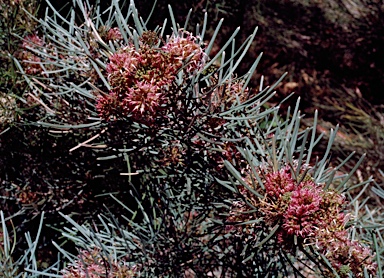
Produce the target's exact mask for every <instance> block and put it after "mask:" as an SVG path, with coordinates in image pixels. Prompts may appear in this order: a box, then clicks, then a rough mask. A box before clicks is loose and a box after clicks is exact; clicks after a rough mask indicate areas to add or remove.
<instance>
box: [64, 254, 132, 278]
mask: <svg viewBox="0 0 384 278" xmlns="http://www.w3.org/2000/svg"><path fill="white" fill-rule="evenodd" d="M139 272H140V271H139V269H138V268H137V266H133V267H131V266H128V265H127V263H126V262H124V261H121V262H118V261H116V260H115V259H113V258H112V257H105V255H103V254H102V253H101V252H100V250H99V249H94V250H92V251H87V250H82V251H81V252H80V254H79V255H78V259H77V260H76V261H75V262H73V263H71V264H70V265H68V266H67V267H66V268H65V269H63V270H62V274H63V278H85V277H87V278H98V277H106V278H112V277H113V278H119V277H120V278H123V277H124V278H129V277H138V276H139V274H140V273H139Z"/></svg>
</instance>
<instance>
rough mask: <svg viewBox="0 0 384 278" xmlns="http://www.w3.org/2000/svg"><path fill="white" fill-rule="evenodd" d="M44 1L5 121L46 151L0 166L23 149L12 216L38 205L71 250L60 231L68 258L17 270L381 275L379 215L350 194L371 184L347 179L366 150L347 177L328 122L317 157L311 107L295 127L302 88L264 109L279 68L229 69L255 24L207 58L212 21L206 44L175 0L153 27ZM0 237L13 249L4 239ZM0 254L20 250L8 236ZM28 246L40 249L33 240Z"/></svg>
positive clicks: (132, 15)
mask: <svg viewBox="0 0 384 278" xmlns="http://www.w3.org/2000/svg"><path fill="white" fill-rule="evenodd" d="M47 4H48V6H49V7H50V11H49V12H47V15H46V17H45V18H43V19H38V21H39V24H40V25H41V28H39V32H37V33H36V34H34V35H32V36H27V37H25V38H24V40H23V43H22V45H21V51H20V53H19V54H18V55H17V57H16V59H15V60H14V63H15V64H16V65H17V66H18V69H19V71H20V72H21V73H22V77H23V78H24V80H25V82H26V83H27V84H28V86H29V88H28V89H27V90H26V91H25V92H24V94H23V95H22V96H21V99H22V100H23V101H22V103H24V105H25V108H28V109H29V113H28V115H25V116H24V117H23V118H22V121H23V124H24V125H20V127H19V129H11V130H9V131H8V132H7V133H5V134H3V135H4V136H9V137H3V138H6V139H7V140H4V142H8V144H16V142H15V141H12V140H11V139H12V136H13V135H15V134H19V135H20V134H21V135H23V136H24V137H22V138H21V140H22V142H23V143H24V144H25V145H26V146H27V148H33V149H34V150H40V153H39V152H37V153H38V155H37V156H36V157H32V155H31V158H30V163H29V165H28V167H26V169H24V170H23V171H24V172H21V171H20V172H18V170H19V169H20V168H21V167H20V166H19V167H16V166H11V167H10V166H5V165H7V164H6V162H7V161H9V160H10V159H11V158H14V157H15V156H16V157H17V158H18V159H20V158H19V157H22V155H19V154H16V153H14V152H10V153H6V155H5V156H4V158H3V159H4V162H3V167H4V168H5V170H6V172H9V175H4V176H3V177H2V179H3V180H4V185H6V186H8V187H9V188H5V189H7V190H4V189H2V190H3V191H4V192H7V194H8V195H6V196H7V198H6V200H8V201H6V202H5V203H6V204H7V206H9V208H11V209H10V210H9V211H10V213H16V212H17V209H14V208H19V209H21V210H22V211H23V213H24V214H23V215H27V216H30V217H32V216H33V215H36V214H40V213H41V212H45V213H44V214H43V215H45V219H46V221H47V222H48V224H50V225H51V227H53V228H55V229H57V230H59V231H62V236H63V237H64V238H65V239H67V240H70V241H71V242H73V243H74V244H75V246H76V248H77V251H78V252H77V253H78V255H76V254H73V253H75V252H73V251H75V250H74V248H73V246H71V245H69V246H68V245H62V244H64V242H59V241H58V240H61V241H62V239H60V238H58V237H57V235H55V236H54V238H53V239H54V240H55V241H54V245H55V247H56V248H57V249H58V250H59V252H60V253H61V254H62V255H63V257H64V258H63V259H62V260H58V262H57V263H53V264H52V265H51V266H50V267H48V268H44V267H39V268H38V267H37V266H36V264H34V265H33V266H26V267H25V271H26V272H25V273H24V274H25V275H27V273H28V275H35V276H38V275H40V276H49V277H62V276H63V277H136V276H143V277H209V276H214V277H252V276H256V277H264V276H266V275H270V276H274V277H275V276H276V277H280V276H289V275H295V276H298V275H299V276H300V275H301V276H303V275H304V274H303V273H305V274H315V275H322V276H326V277H350V276H353V277H373V276H375V275H376V274H377V275H379V276H380V275H381V274H382V266H381V263H382V258H381V253H382V252H381V251H382V248H383V241H382V227H383V226H382V225H383V223H382V219H381V218H380V217H379V214H378V212H376V211H371V210H369V209H368V208H364V209H365V213H361V211H362V208H363V207H362V205H361V204H359V200H358V198H357V197H356V198H354V197H353V198H352V195H351V194H350V192H351V190H353V189H356V188H362V192H363V191H364V190H366V189H367V187H368V186H369V184H370V182H371V180H367V181H362V182H361V183H360V184H353V183H351V182H350V178H351V176H352V175H353V173H354V172H355V171H356V170H357V168H358V167H359V164H360V163H361V161H362V159H360V160H359V161H358V163H356V165H354V166H353V167H352V168H351V171H349V172H348V173H346V174H343V173H340V169H341V167H343V166H344V165H347V164H348V163H349V161H350V159H351V157H352V156H353V154H352V155H350V156H349V157H348V158H347V159H345V160H343V161H341V163H340V165H339V166H335V167H333V168H332V167H329V165H328V159H329V155H330V150H331V145H332V143H333V141H334V140H335V137H336V134H337V130H332V131H331V132H330V135H329V140H328V143H327V144H328V146H327V148H326V151H325V153H324V156H323V158H321V159H318V158H316V159H315V160H314V159H313V158H312V156H313V150H314V148H315V146H316V145H317V144H318V143H319V142H320V141H321V139H322V136H323V135H320V136H317V135H316V126H317V112H316V115H315V122H314V123H313V125H312V126H310V127H308V128H306V129H302V128H301V119H302V115H301V114H300V111H299V101H297V103H296V105H295V106H294V107H293V110H291V108H288V110H287V111H286V114H287V115H288V116H287V117H286V118H283V117H282V116H281V111H280V108H279V106H272V107H270V105H269V104H268V101H269V100H270V99H271V98H272V97H273V96H274V94H275V93H274V89H275V88H276V86H277V85H278V83H279V82H280V81H281V79H282V78H283V77H284V76H282V77H281V78H280V80H278V81H277V82H276V83H275V84H273V85H271V86H265V85H264V78H263V77H262V78H261V80H260V81H259V84H258V89H257V90H252V89H250V88H249V87H248V84H249V83H250V80H251V78H252V77H253V74H254V71H255V70H256V67H257V65H258V63H259V61H260V59H261V55H259V56H258V57H257V58H256V60H255V61H254V62H253V64H252V66H251V67H250V69H249V70H248V71H247V73H246V74H245V75H243V76H238V75H236V69H237V68H238V67H239V65H240V63H241V62H242V59H243V58H244V57H245V54H246V52H247V51H248V49H249V48H250V46H251V44H252V42H253V39H254V37H255V35H256V30H257V29H255V30H254V32H253V33H252V34H251V35H250V36H249V37H248V38H247V39H246V40H245V41H244V42H243V44H242V45H241V46H240V47H237V46H236V44H235V39H234V38H235V36H236V35H237V33H238V31H239V30H238V29H236V31H235V32H234V33H233V34H232V35H231V36H230V38H229V40H228V41H227V42H226V43H225V44H224V46H223V47H222V48H220V50H219V51H218V52H217V53H216V54H215V55H211V51H212V49H213V46H214V43H215V38H216V36H217V35H218V33H219V32H220V30H221V24H222V21H220V22H219V24H218V26H217V27H216V29H215V31H214V32H213V35H212V37H211V38H210V41H209V42H207V43H205V39H206V37H207V36H208V35H207V34H206V30H207V24H208V22H207V21H208V19H207V17H205V18H204V23H203V24H202V26H199V27H197V28H196V30H195V32H194V33H192V32H190V31H188V19H187V22H186V23H185V24H184V27H183V28H182V27H180V25H179V24H178V23H177V22H176V20H175V17H174V15H173V12H172V9H171V8H170V7H169V11H170V21H171V24H170V25H171V28H169V27H167V21H165V22H164V24H163V26H161V27H157V28H155V29H154V30H148V29H147V24H146V23H147V21H148V20H144V19H143V18H141V17H140V16H139V15H138V11H137V10H136V8H135V5H134V3H133V2H131V3H130V5H129V7H128V11H127V12H126V13H123V11H122V9H121V7H120V3H118V1H116V0H114V1H112V3H111V6H110V7H109V8H107V9H106V10H105V11H102V10H100V9H99V6H97V5H96V6H94V7H92V6H91V5H90V3H89V2H86V3H84V4H83V2H82V1H76V2H75V1H74V5H75V7H73V8H72V9H71V10H70V12H69V15H68V17H64V16H63V15H61V14H60V13H59V12H58V11H56V10H55V9H54V8H53V7H52V5H51V4H50V3H49V2H47ZM122 6H123V7H124V5H122ZM75 8H76V9H75ZM76 11H80V15H81V16H82V18H83V22H81V23H80V24H77V20H78V18H77V16H78V14H76ZM187 18H189V16H188V17H187ZM212 56H213V57H212ZM26 132H28V133H26ZM52 135H54V136H55V137H52ZM8 140H9V141H8ZM12 146H14V145H12ZM3 151H4V147H3ZM26 151H27V150H26ZM29 151H30V150H29ZM31 154H35V153H34V152H31ZM47 154H49V156H47ZM55 156H56V157H55ZM21 160H22V159H20V161H21ZM41 161H43V162H44V163H45V164H44V165H45V166H46V168H47V169H44V167H43V168H42V167H41V165H40V164H39V163H40V162H41ZM7 167H8V168H7ZM63 170H66V171H68V172H66V173H65V174H64V176H63V174H62V172H63ZM30 173H37V174H35V176H33V175H29V174H30ZM96 173H100V174H99V175H98V176H99V177H97V178H96V177H95V175H96ZM22 193H24V194H22ZM12 201H13V203H12ZM352 208H354V210H352ZM352 211H353V213H352ZM58 214H59V215H61V216H62V217H63V219H65V220H66V222H65V223H69V224H71V227H70V228H69V227H66V226H67V225H66V224H63V223H58V221H57V217H58ZM43 215H42V217H43ZM13 217H14V219H15V221H16V220H18V217H19V216H17V215H14V216H13ZM26 218H28V217H26ZM2 220H3V223H5V221H4V219H3V218H2ZM18 221H20V220H18ZM47 222H46V223H47ZM25 223H28V220H27V221H26V220H24V221H20V226H19V229H24V228H25V226H26V224H25ZM4 227H5V224H3V232H4V231H6V228H4ZM41 229H43V228H42V224H41V222H40V225H39V228H38V232H39V233H40V232H41ZM4 235H7V232H4ZM3 242H4V246H9V242H10V239H9V237H8V236H4V240H3ZM27 242H28V243H30V240H27ZM44 243H45V244H47V242H44ZM34 244H36V243H34ZM29 246H31V245H29ZM67 248H68V249H69V250H68V249H67ZM371 248H372V249H373V250H372V249H371ZM71 249H72V250H71ZM3 253H4V254H7V256H9V257H12V259H13V258H14V257H17V256H16V255H13V256H10V255H9V254H10V252H9V248H8V247H7V248H5V247H4V252H3ZM27 253H30V254H31V257H32V258H34V260H35V261H36V258H37V257H36V256H39V254H38V253H37V254H35V247H34V248H32V249H31V248H29V249H28V252H27ZM22 258H24V257H22ZM21 262H22V263H24V259H21ZM12 265H14V264H12Z"/></svg>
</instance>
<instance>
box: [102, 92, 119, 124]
mask: <svg viewBox="0 0 384 278" xmlns="http://www.w3.org/2000/svg"><path fill="white" fill-rule="evenodd" d="M121 108H122V107H121V103H120V101H119V99H118V96H117V94H116V93H114V92H111V93H109V94H108V95H105V96H100V97H99V98H98V99H97V103H96V110H97V111H98V112H99V115H100V117H102V118H103V119H106V120H114V119H115V118H116V116H117V115H119V114H121V110H122V109H121Z"/></svg>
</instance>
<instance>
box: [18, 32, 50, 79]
mask: <svg viewBox="0 0 384 278" xmlns="http://www.w3.org/2000/svg"><path fill="white" fill-rule="evenodd" d="M43 46H44V42H43V40H42V39H41V38H40V37H39V36H38V35H28V36H26V37H24V39H23V41H22V44H21V50H20V51H19V52H17V53H16V57H17V58H18V59H20V60H21V62H22V65H23V68H24V71H25V73H26V74H30V75H36V74H41V73H42V71H43V68H42V67H41V62H42V60H41V58H40V57H38V56H37V55H36V54H34V53H32V52H31V49H40V48H42V47H43Z"/></svg>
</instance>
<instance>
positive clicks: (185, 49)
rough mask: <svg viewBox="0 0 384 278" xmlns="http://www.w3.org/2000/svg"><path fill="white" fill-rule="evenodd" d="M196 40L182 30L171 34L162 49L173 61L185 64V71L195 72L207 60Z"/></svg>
mask: <svg viewBox="0 0 384 278" xmlns="http://www.w3.org/2000/svg"><path fill="white" fill-rule="evenodd" d="M197 41H198V39H197V38H196V37H194V36H192V35H191V34H190V33H189V32H186V31H183V32H181V35H179V36H175V35H173V36H172V37H171V38H170V39H169V41H168V42H167V43H166V44H165V45H164V46H163V47H162V49H163V50H164V51H166V52H167V53H169V54H170V55H171V56H172V57H173V58H174V60H175V61H174V63H180V62H181V63H182V64H187V66H186V72H195V71H197V70H200V69H202V68H203V66H204V64H205V61H206V60H207V55H206V54H205V53H204V51H203V49H202V48H201V46H200V44H198V43H197Z"/></svg>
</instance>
